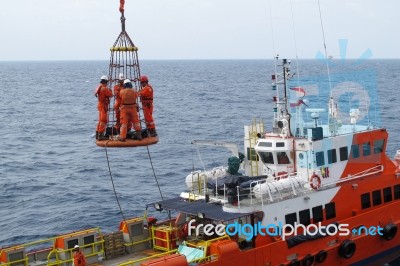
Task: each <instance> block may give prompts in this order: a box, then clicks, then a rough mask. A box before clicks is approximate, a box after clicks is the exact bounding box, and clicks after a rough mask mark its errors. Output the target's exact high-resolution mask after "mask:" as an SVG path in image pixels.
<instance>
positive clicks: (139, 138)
mask: <svg viewBox="0 0 400 266" xmlns="http://www.w3.org/2000/svg"><path fill="white" fill-rule="evenodd" d="M136 137H137V139H138V140H142V132H141V131H140V130H136Z"/></svg>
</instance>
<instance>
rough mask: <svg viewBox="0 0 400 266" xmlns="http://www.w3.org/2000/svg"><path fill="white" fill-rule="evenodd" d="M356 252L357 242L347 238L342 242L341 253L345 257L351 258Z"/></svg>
mask: <svg viewBox="0 0 400 266" xmlns="http://www.w3.org/2000/svg"><path fill="white" fill-rule="evenodd" d="M355 252H356V243H354V241H352V240H350V239H346V240H345V241H343V243H342V244H340V247H339V255H340V256H341V257H343V258H345V259H350V258H351V257H353V255H354V253H355Z"/></svg>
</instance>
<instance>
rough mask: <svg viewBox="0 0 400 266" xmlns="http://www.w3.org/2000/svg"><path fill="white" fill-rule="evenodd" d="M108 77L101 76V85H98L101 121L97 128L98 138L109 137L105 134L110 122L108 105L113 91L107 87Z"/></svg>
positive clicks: (98, 107) (98, 106)
mask: <svg viewBox="0 0 400 266" xmlns="http://www.w3.org/2000/svg"><path fill="white" fill-rule="evenodd" d="M107 82H108V77H107V76H102V77H101V78H100V85H99V86H98V87H97V89H96V92H95V96H96V97H97V99H98V101H99V102H98V104H97V109H98V110H99V122H98V124H97V128H96V139H97V140H104V139H107V138H106V137H105V136H104V133H105V131H106V127H107V122H108V105H109V104H110V97H112V91H111V90H110V89H109V88H108V87H107Z"/></svg>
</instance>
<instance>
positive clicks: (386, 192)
mask: <svg viewBox="0 0 400 266" xmlns="http://www.w3.org/2000/svg"><path fill="white" fill-rule="evenodd" d="M389 201H392V187H385V188H384V189H383V202H384V203H386V202H389Z"/></svg>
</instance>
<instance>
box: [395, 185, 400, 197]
mask: <svg viewBox="0 0 400 266" xmlns="http://www.w3.org/2000/svg"><path fill="white" fill-rule="evenodd" d="M394 199H400V185H395V186H394Z"/></svg>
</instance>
